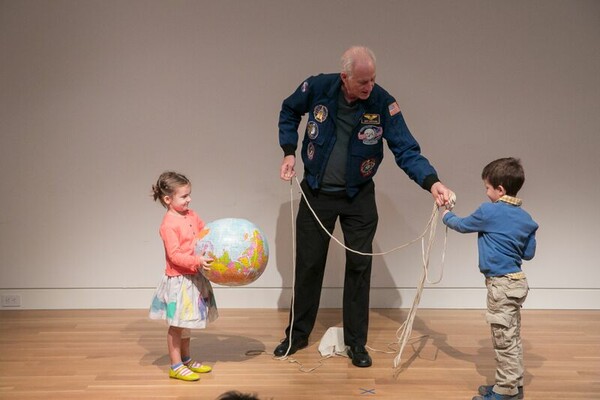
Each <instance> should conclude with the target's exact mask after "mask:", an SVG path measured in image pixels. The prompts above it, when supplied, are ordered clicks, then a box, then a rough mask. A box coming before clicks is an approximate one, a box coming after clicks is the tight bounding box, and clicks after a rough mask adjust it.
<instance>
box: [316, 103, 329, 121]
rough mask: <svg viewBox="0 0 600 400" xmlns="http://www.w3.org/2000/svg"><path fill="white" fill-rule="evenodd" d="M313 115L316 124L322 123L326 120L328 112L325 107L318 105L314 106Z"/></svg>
mask: <svg viewBox="0 0 600 400" xmlns="http://www.w3.org/2000/svg"><path fill="white" fill-rule="evenodd" d="M313 114H314V115H315V119H316V120H317V122H323V121H325V120H326V119H327V116H328V115H329V110H327V107H325V106H324V105H322V104H319V105H317V106H315V109H314V110H313Z"/></svg>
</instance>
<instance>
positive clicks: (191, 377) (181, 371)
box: [169, 364, 200, 381]
mask: <svg viewBox="0 0 600 400" xmlns="http://www.w3.org/2000/svg"><path fill="white" fill-rule="evenodd" d="M169 378H173V379H180V380H182V381H197V380H199V379H200V375H198V374H197V373H195V372H193V371H192V370H190V369H189V368H188V367H186V366H185V365H183V364H182V365H180V366H179V367H177V368H175V369H173V368H169Z"/></svg>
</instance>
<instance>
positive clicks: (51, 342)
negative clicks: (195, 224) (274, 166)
mask: <svg viewBox="0 0 600 400" xmlns="http://www.w3.org/2000/svg"><path fill="white" fill-rule="evenodd" d="M220 314H221V316H220V318H219V319H218V320H217V321H216V322H215V323H214V324H212V325H211V326H210V327H209V328H208V329H206V330H202V331H194V333H193V339H192V352H193V354H194V356H195V357H196V358H198V359H200V360H202V361H204V362H206V363H208V364H210V365H212V366H213V367H214V371H213V372H212V373H210V374H206V375H203V376H202V379H201V380H200V381H199V382H182V381H176V380H173V379H169V378H168V377H167V371H168V366H169V360H168V356H167V353H166V327H165V325H164V324H163V323H162V322H160V321H150V320H148V319H147V318H146V315H147V312H146V311H145V310H60V311H54V310H53V311H38V310H24V311H0V398H1V399H92V400H93V399H103V400H104V399H111V400H112V399H215V398H216V397H217V396H218V395H220V394H221V393H223V392H225V391H227V390H231V389H237V390H240V391H242V392H247V393H255V394H257V395H258V396H259V397H260V399H262V400H266V399H290V400H295V399H298V400H318V399H374V400H375V399H407V400H420V399H469V400H470V399H471V397H472V396H473V395H475V390H476V388H477V386H478V385H480V384H484V383H491V382H492V380H493V376H494V356H493V352H492V348H491V342H490V337H489V330H488V327H487V325H486V324H485V322H484V311H483V310H425V309H423V310H419V312H418V313H417V318H416V320H415V325H414V330H413V338H414V339H413V341H412V342H411V344H410V345H409V346H407V348H406V350H405V351H404V355H403V366H402V367H403V368H402V370H401V372H400V373H399V374H398V375H397V377H394V370H393V367H392V362H393V359H394V356H395V354H386V353H383V352H375V351H371V355H372V357H373V366H372V367H371V368H362V369H361V368H356V367H353V366H352V365H351V363H350V361H349V360H348V359H347V358H342V357H335V358H330V359H327V360H325V361H324V362H323V365H322V366H321V367H320V368H319V369H317V370H315V371H313V372H310V373H305V372H301V371H300V370H299V367H300V366H299V365H298V364H295V363H290V362H288V361H280V360H275V359H273V358H272V355H270V354H267V353H271V352H272V351H273V348H274V347H275V346H276V345H277V344H278V343H279V340H280V339H281V337H282V334H283V329H284V327H285V325H286V321H287V311H285V310H270V309H223V310H220ZM405 317H406V310H388V309H385V310H378V309H374V310H372V311H371V325H370V330H369V342H368V345H369V346H370V347H372V348H375V349H380V350H386V348H387V345H388V344H389V343H393V342H395V341H396V339H395V332H396V330H397V328H398V327H399V326H400V324H401V323H402V322H403V321H404V318H405ZM340 325H341V311H340V310H337V309H335V310H332V309H330V310H321V311H320V314H319V319H318V321H317V326H316V327H315V331H314V332H313V335H312V336H311V341H310V345H309V347H308V348H307V349H305V350H302V351H300V352H298V353H296V354H295V355H294V358H295V359H296V360H298V361H299V362H301V363H302V364H303V365H304V366H305V367H307V368H311V367H314V366H317V365H319V359H320V355H319V353H318V351H317V347H318V342H319V340H320V338H321V336H322V335H323V333H324V332H325V330H326V329H327V328H328V327H330V326H340ZM420 336H422V337H421V338H420V339H419V337H420ZM522 337H523V343H524V349H525V364H526V370H527V372H526V376H525V394H526V399H557V400H558V399H560V400H567V399H568V400H570V399H586V400H590V399H600V311H549V310H544V311H539V310H524V311H523V333H522ZM248 351H250V353H247V352H248ZM261 351H264V353H262V352H261Z"/></svg>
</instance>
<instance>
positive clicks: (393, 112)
mask: <svg viewBox="0 0 600 400" xmlns="http://www.w3.org/2000/svg"><path fill="white" fill-rule="evenodd" d="M388 110H389V111H390V117H393V116H394V115H396V114H398V113H399V112H400V106H399V105H398V103H396V102H393V103H392V104H390V105H389V106H388Z"/></svg>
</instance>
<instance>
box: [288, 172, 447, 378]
mask: <svg viewBox="0 0 600 400" xmlns="http://www.w3.org/2000/svg"><path fill="white" fill-rule="evenodd" d="M294 178H295V180H296V183H297V185H298V187H299V188H300V194H301V195H302V198H303V199H304V201H305V202H306V205H307V206H308V208H309V209H310V211H311V212H312V214H313V216H314V217H315V219H316V221H317V222H318V223H319V225H320V226H321V228H322V229H323V231H324V232H325V233H327V235H329V237H330V238H332V239H333V240H334V241H335V242H337V243H338V244H339V245H340V246H342V247H343V248H344V249H346V250H347V251H350V252H352V253H356V254H360V255H364V256H382V255H386V254H389V253H392V252H394V251H397V250H400V249H402V248H405V247H407V246H410V245H411V244H413V243H415V242H416V241H418V240H421V258H422V266H423V274H422V276H421V280H420V281H419V285H418V287H417V293H416V294H415V298H414V300H413V304H412V307H411V309H410V311H409V313H408V316H407V318H406V320H405V321H404V323H403V324H402V325H401V326H400V328H398V330H397V331H396V338H397V339H398V344H399V349H398V354H397V355H396V358H394V369H395V370H396V374H397V373H398V372H399V369H398V367H399V366H400V365H401V359H402V352H403V351H404V347H405V346H406V343H407V342H408V341H409V339H410V335H411V333H412V327H413V323H414V319H415V316H416V313H417V309H418V307H419V302H420V301H421V295H422V293H423V289H424V287H425V283H426V282H427V283H429V284H434V285H435V284H437V283H439V282H441V280H442V278H443V276H444V260H445V255H446V244H447V239H448V227H446V232H445V235H444V247H443V251H442V260H441V267H440V270H441V272H440V277H439V279H437V280H436V281H430V280H429V276H428V275H429V256H430V254H431V249H432V247H433V243H434V242H435V235H436V228H437V217H438V215H439V208H438V207H437V204H435V203H434V205H433V210H432V212H431V217H430V218H429V221H428V222H427V225H426V226H425V230H424V231H423V233H422V234H421V235H419V236H418V237H417V238H416V239H413V240H411V241H409V242H408V243H405V244H403V245H400V246H397V247H394V248H393V249H391V250H388V251H384V252H379V253H363V252H360V251H357V250H354V249H351V248H349V247H347V246H346V245H344V244H343V243H342V242H340V241H339V240H338V239H337V238H336V237H335V236H333V235H332V234H331V233H329V231H328V230H327V228H325V226H324V225H323V223H322V222H321V220H320V219H319V217H318V216H317V213H316V212H315V211H314V210H313V208H312V206H311V205H310V203H309V201H308V199H307V198H306V195H305V193H304V191H303V190H302V186H301V185H300V181H299V180H298V177H294ZM291 183H292V182H291V181H290V184H291ZM292 191H293V189H292V187H291V186H290V203H291V213H292V243H293V244H292V252H293V258H294V259H293V264H292V265H293V272H292V273H293V279H292V311H291V313H292V315H291V322H290V331H289V339H288V340H289V345H288V349H287V351H286V353H285V355H284V356H282V357H281V359H286V358H287V355H288V353H289V351H290V348H291V346H292V328H293V324H294V298H295V290H294V289H295V277H296V248H295V226H294V207H293V201H294V200H293V193H292ZM455 202H456V196H455V195H454V193H451V198H450V200H449V203H450V207H453V206H454V204H455ZM427 232H429V238H428V240H427V245H425V235H426V234H427ZM290 361H291V362H297V361H295V360H290ZM321 365H322V362H321V364H320V365H319V366H321ZM316 368H318V367H315V368H313V369H310V370H309V371H307V372H310V371H313V370H314V369H316Z"/></svg>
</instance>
